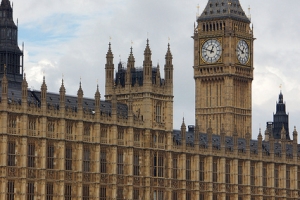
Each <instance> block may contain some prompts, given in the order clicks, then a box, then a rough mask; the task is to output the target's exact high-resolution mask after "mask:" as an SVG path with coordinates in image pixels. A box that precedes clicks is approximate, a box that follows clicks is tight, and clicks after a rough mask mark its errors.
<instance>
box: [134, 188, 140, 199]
mask: <svg viewBox="0 0 300 200" xmlns="http://www.w3.org/2000/svg"><path fill="white" fill-rule="evenodd" d="M133 200H140V190H139V189H138V188H134V189H133Z"/></svg>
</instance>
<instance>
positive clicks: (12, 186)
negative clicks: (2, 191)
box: [7, 181, 15, 200]
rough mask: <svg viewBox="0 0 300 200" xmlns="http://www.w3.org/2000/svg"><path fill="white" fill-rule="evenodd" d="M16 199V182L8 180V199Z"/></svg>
mask: <svg viewBox="0 0 300 200" xmlns="http://www.w3.org/2000/svg"><path fill="white" fill-rule="evenodd" d="M14 199H15V182H14V181H8V182H7V200H14Z"/></svg>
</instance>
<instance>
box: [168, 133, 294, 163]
mask: <svg viewBox="0 0 300 200" xmlns="http://www.w3.org/2000/svg"><path fill="white" fill-rule="evenodd" d="M194 138H195V136H194V131H193V130H192V131H190V130H189V131H187V132H186V145H187V146H194V141H195V139H194ZM173 142H174V143H175V144H176V145H181V144H182V137H181V131H180V130H174V131H173ZM199 146H200V147H202V148H208V135H207V134H206V133H199ZM224 147H225V149H226V150H227V151H233V150H234V144H233V137H229V136H225V145H224ZM212 148H213V149H216V150H220V149H221V136H220V135H214V134H213V135H212ZM285 149H286V156H287V157H289V158H291V157H293V145H292V144H286V148H285ZM238 151H239V152H246V139H245V138H238ZM250 151H251V153H252V154H258V141H257V140H250ZM262 153H263V154H264V155H270V142H266V141H262ZM274 154H275V156H282V145H281V143H279V142H275V143H274ZM298 157H300V144H298Z"/></svg>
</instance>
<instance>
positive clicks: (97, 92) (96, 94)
mask: <svg viewBox="0 0 300 200" xmlns="http://www.w3.org/2000/svg"><path fill="white" fill-rule="evenodd" d="M95 98H99V99H100V98H101V95H100V92H99V85H98V84H97V90H96V92H95Z"/></svg>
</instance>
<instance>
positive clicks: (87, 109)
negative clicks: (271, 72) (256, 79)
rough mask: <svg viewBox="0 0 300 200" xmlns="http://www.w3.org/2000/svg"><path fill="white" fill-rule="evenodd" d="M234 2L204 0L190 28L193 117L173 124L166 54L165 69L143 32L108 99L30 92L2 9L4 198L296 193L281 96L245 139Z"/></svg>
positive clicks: (5, 2)
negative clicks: (140, 56)
mask: <svg viewBox="0 0 300 200" xmlns="http://www.w3.org/2000/svg"><path fill="white" fill-rule="evenodd" d="M250 23H251V22H250V19H249V18H248V17H247V16H246V15H245V13H244V11H243V9H242V7H241V5H240V2H239V0H208V3H207V6H206V8H205V9H204V11H203V13H202V14H201V15H200V16H199V17H198V19H197V24H196V25H195V28H194V30H193V37H192V38H193V40H194V45H193V47H191V48H193V49H194V56H193V59H194V66H193V69H194V80H195V125H189V126H186V125H185V123H184V120H183V122H182V125H181V128H180V130H174V129H173V82H174V79H173V70H174V66H173V63H172V59H173V56H172V54H171V47H170V45H169V44H168V46H166V55H165V65H164V66H163V68H164V77H162V76H161V74H160V70H161V69H160V66H159V65H158V66H153V64H152V60H151V49H150V44H149V40H147V42H146V47H145V51H144V62H143V67H142V68H137V67H135V58H134V55H133V52H132V48H131V51H130V54H129V57H128V61H127V66H124V64H122V63H121V62H120V63H119V64H117V65H116V68H115V64H114V56H113V46H112V45H111V44H109V46H108V51H107V54H106V64H105V78H106V82H105V95H104V97H105V100H101V96H100V91H99V89H98V87H95V97H94V98H86V97H84V96H83V90H82V88H81V84H80V85H79V89H78V93H77V95H66V89H65V87H64V82H63V80H62V83H61V87H60V89H59V92H58V93H50V92H48V91H47V84H46V79H45V77H44V79H43V82H42V83H41V89H40V90H30V89H28V84H27V81H26V76H25V74H24V72H23V50H21V49H20V48H19V46H18V27H17V26H16V25H15V23H14V21H13V9H12V6H11V3H10V1H9V0H2V2H1V5H0V82H1V87H0V95H1V103H0V199H3V200H22V199H24V200H63V199H65V200H71V199H72V200H96V199H97V200H98V199H99V200H121V199H122V200H124V199H126V200H279V199H280V200H281V199H287V200H292V199H293V200H296V199H299V197H300V145H299V144H297V136H298V133H297V131H296V128H295V129H294V130H293V132H292V133H291V134H292V135H291V136H292V137H290V131H289V126H288V115H287V114H286V107H285V103H284V101H283V94H282V93H280V94H279V99H278V102H277V107H276V114H274V120H273V121H272V122H268V123H267V126H266V129H265V132H264V133H261V131H260V132H259V135H258V138H256V139H252V135H251V133H252V130H251V123H252V122H251V118H252V108H251V106H252V100H251V99H252V94H251V93H252V91H251V90H252V89H251V88H252V80H253V69H254V67H253V53H254V52H253V41H254V36H253V29H252V28H251V26H250Z"/></svg>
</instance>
